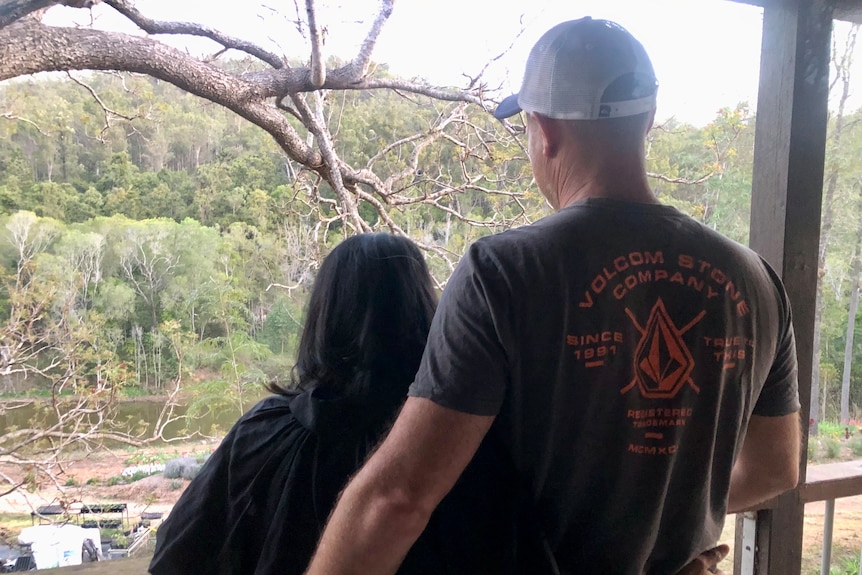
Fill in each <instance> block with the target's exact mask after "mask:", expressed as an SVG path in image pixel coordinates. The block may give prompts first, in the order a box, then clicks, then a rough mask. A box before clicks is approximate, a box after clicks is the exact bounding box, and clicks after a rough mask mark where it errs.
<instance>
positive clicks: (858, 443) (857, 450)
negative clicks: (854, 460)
mask: <svg viewBox="0 0 862 575" xmlns="http://www.w3.org/2000/svg"><path fill="white" fill-rule="evenodd" d="M848 445H849V446H850V451H852V452H853V455H859V456H862V435H860V436H857V437H854V438H853V439H851V440H850V443H849V444H848Z"/></svg>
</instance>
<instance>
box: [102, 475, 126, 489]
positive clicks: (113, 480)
mask: <svg viewBox="0 0 862 575" xmlns="http://www.w3.org/2000/svg"><path fill="white" fill-rule="evenodd" d="M120 483H123V478H122V477H117V476H116V475H114V476H113V477H109V478H108V480H107V481H105V485H107V486H108V487H113V486H114V485H119V484H120Z"/></svg>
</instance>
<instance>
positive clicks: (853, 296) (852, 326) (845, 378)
mask: <svg viewBox="0 0 862 575" xmlns="http://www.w3.org/2000/svg"><path fill="white" fill-rule="evenodd" d="M860 247H862V223H860V226H859V231H858V233H857V235H856V249H855V250H854V252H853V266H852V270H851V272H850V311H849V313H848V314H847V339H846V340H845V342H844V372H843V374H842V377H841V420H840V421H841V423H846V422H847V421H848V420H849V419H850V369H851V367H852V365H853V347H854V346H853V333H854V331H855V330H856V311H857V310H858V309H859V276H860V272H862V265H860V257H859V249H860Z"/></svg>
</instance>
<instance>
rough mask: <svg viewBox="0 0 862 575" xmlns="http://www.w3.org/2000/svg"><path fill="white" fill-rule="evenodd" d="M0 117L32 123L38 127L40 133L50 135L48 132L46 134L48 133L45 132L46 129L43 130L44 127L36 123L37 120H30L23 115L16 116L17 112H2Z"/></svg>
mask: <svg viewBox="0 0 862 575" xmlns="http://www.w3.org/2000/svg"><path fill="white" fill-rule="evenodd" d="M0 118H4V119H6V120H15V121H18V122H24V123H25V124H30V125H31V126H33V127H34V128H36V131H37V132H39V133H40V134H42V135H43V136H48V134H46V133H45V131H44V130H42V128H40V127H39V124H37V123H36V122H34V121H33V120H28V119H27V118H22V117H20V116H16V115H15V114H13V113H12V112H3V113H2V114H0Z"/></svg>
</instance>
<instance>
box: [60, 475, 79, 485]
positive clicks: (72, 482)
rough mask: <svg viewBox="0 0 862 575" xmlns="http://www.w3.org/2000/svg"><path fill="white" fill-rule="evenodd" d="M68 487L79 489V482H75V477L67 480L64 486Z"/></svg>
mask: <svg viewBox="0 0 862 575" xmlns="http://www.w3.org/2000/svg"><path fill="white" fill-rule="evenodd" d="M63 485H64V486H66V487H78V482H77V481H75V478H74V477H70V478H69V479H67V480H66V483H64V484H63Z"/></svg>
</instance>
